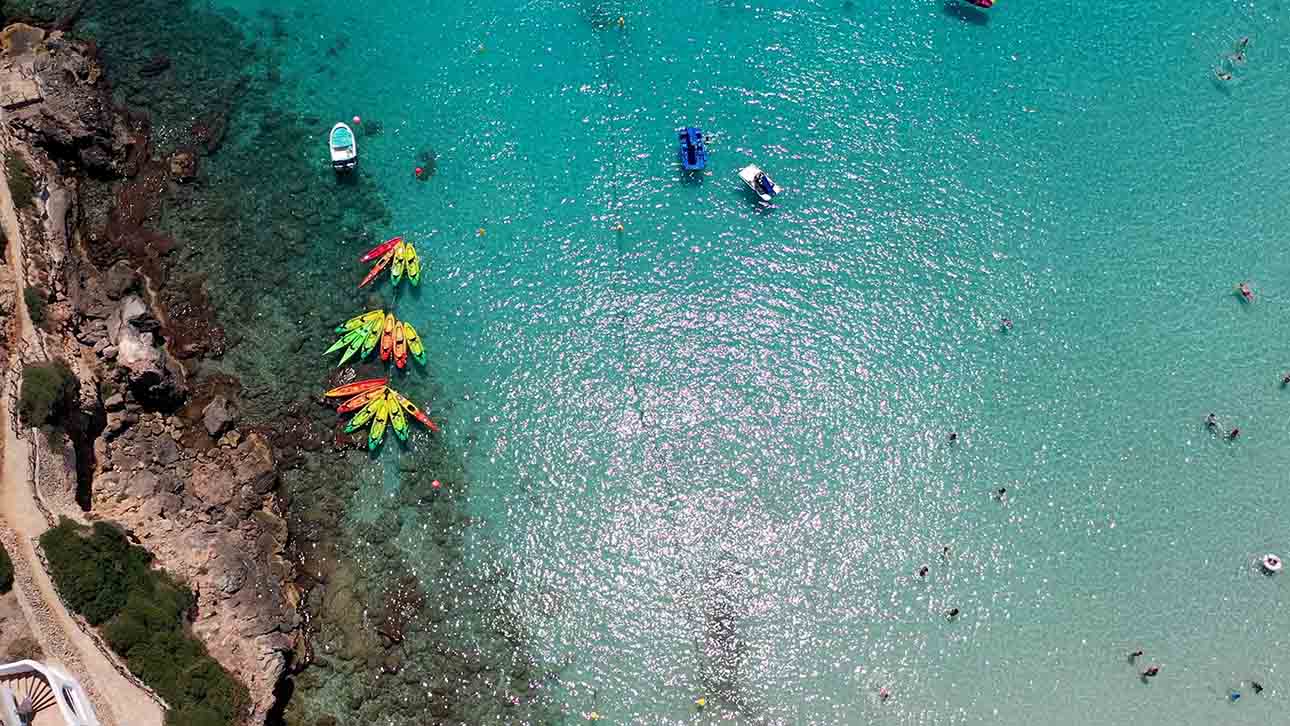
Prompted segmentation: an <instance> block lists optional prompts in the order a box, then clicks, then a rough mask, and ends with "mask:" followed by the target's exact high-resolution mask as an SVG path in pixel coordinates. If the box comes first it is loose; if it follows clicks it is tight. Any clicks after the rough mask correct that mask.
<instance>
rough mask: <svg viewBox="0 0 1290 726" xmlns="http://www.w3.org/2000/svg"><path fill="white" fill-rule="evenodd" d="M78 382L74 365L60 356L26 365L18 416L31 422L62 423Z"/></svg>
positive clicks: (30, 424) (34, 424)
mask: <svg viewBox="0 0 1290 726" xmlns="http://www.w3.org/2000/svg"><path fill="white" fill-rule="evenodd" d="M76 386H77V381H76V376H75V375H74V374H73V373H72V369H70V368H68V367H67V364H66V363H64V362H62V361H60V360H56V361H51V362H49V363H40V364H38V365H29V366H24V367H23V369H22V394H21V396H20V397H19V401H18V416H19V417H20V418H21V419H22V422H23V423H25V424H27V425H28V426H41V425H43V424H45V423H47V422H48V423H58V419H59V418H60V417H61V416H62V415H63V413H64V412H65V411H66V410H67V405H68V403H69V402H70V401H71V397H72V394H73V393H75V391H76Z"/></svg>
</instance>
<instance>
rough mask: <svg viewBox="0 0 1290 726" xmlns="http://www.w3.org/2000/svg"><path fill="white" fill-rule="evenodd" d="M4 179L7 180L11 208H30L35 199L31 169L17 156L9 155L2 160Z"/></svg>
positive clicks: (34, 181) (34, 185)
mask: <svg viewBox="0 0 1290 726" xmlns="http://www.w3.org/2000/svg"><path fill="white" fill-rule="evenodd" d="M4 173H5V177H7V178H8V180H9V195H10V196H12V197H13V206H14V207H16V208H18V209H23V208H26V207H30V206H32V205H33V204H34V203H35V199H36V179H35V178H34V177H33V176H32V175H31V167H30V166H27V162H26V160H25V159H23V158H22V157H21V156H18V155H17V154H9V155H8V156H7V157H5V160H4Z"/></svg>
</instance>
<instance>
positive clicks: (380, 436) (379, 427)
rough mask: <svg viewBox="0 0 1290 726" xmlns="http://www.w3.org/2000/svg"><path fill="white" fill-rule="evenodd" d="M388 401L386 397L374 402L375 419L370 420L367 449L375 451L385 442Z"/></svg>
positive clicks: (388, 417)
mask: <svg viewBox="0 0 1290 726" xmlns="http://www.w3.org/2000/svg"><path fill="white" fill-rule="evenodd" d="M388 400H389V399H388V397H386V398H378V399H376V401H375V404H374V405H375V406H376V417H375V418H374V419H373V420H372V428H371V429H370V430H369V431H368V432H367V448H368V449H371V450H375V449H376V447H378V446H380V445H381V442H382V441H384V440H385V424H386V423H387V422H388V421H389V420H390V407H389V404H388V403H387V401H388Z"/></svg>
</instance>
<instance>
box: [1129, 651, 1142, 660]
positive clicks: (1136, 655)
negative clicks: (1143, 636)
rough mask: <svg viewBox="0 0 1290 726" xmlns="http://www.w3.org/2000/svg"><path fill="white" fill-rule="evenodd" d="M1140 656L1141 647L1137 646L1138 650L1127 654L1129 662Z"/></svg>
mask: <svg viewBox="0 0 1290 726" xmlns="http://www.w3.org/2000/svg"><path fill="white" fill-rule="evenodd" d="M1141 657H1142V649H1141V648H1139V649H1138V650H1135V651H1133V652H1132V653H1130V654H1129V661H1130V662H1132V661H1136V660H1137V659H1139V658H1141Z"/></svg>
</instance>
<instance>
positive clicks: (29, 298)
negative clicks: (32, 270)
mask: <svg viewBox="0 0 1290 726" xmlns="http://www.w3.org/2000/svg"><path fill="white" fill-rule="evenodd" d="M22 301H23V302H24V303H26V304H27V314H28V315H29V316H31V322H32V323H33V324H35V325H44V324H45V319H46V316H45V310H46V308H48V307H49V301H48V300H47V299H45V296H44V295H42V294H41V292H40V290H37V289H36V288H34V287H32V286H30V285H28V286H27V287H24V288H23V289H22Z"/></svg>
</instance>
